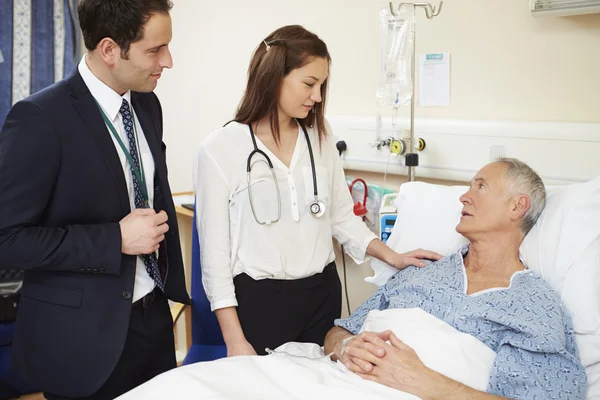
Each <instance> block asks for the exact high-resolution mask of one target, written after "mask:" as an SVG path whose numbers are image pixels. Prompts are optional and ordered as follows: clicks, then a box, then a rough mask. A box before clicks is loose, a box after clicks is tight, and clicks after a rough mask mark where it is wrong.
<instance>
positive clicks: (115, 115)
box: [78, 55, 156, 302]
mask: <svg viewBox="0 0 600 400" xmlns="http://www.w3.org/2000/svg"><path fill="white" fill-rule="evenodd" d="M78 69H79V74H81V77H82V78H83V81H84V82H85V85H86V86H87V87H88V89H89V90H90V93H91V94H92V96H94V98H95V99H96V101H97V102H98V104H100V107H102V109H103V110H104V113H105V114H106V116H107V117H108V119H109V120H110V121H111V122H112V123H113V125H114V127H115V129H116V131H117V133H118V134H119V135H120V136H121V140H122V141H123V144H125V147H126V148H127V149H129V140H128V139H127V134H126V133H125V128H124V127H123V118H122V117H121V113H120V112H119V111H120V109H121V104H122V103H123V99H125V100H127V102H128V103H129V107H131V109H132V110H133V111H134V112H133V115H134V119H135V129H136V130H137V134H138V143H139V147H140V148H139V149H138V151H139V152H140V154H141V159H142V163H143V164H144V175H145V176H146V187H147V189H148V197H149V199H148V202H149V204H150V207H152V204H153V202H154V158H153V157H152V153H151V152H150V147H149V146H148V142H147V141H146V136H144V132H143V131H142V127H141V125H140V121H139V120H138V119H137V115H136V114H135V110H134V109H133V104H131V92H130V91H127V93H125V94H124V95H123V96H120V95H119V94H118V93H117V92H115V91H114V90H112V89H111V88H110V87H108V86H107V85H106V84H104V83H103V82H102V81H101V80H100V79H98V78H97V77H96V76H95V75H94V74H93V73H92V71H90V69H89V67H88V66H87V63H86V61H85V55H84V56H83V58H82V59H81V61H80V62H79V66H78ZM106 134H107V135H109V136H110V137H111V139H112V141H113V143H114V144H115V149H116V152H117V154H118V155H119V160H121V165H122V166H123V174H124V175H125V182H126V184H127V191H128V192H129V205H130V207H131V209H132V210H135V193H134V190H133V180H132V178H131V167H130V165H129V161H128V160H127V157H126V156H125V154H124V153H123V150H122V149H121V146H120V145H119V142H117V139H116V138H115V137H114V136H113V134H112V133H111V131H110V130H109V128H108V126H107V127H106ZM155 285H156V284H155V283H154V280H153V279H152V278H151V277H150V275H148V272H147V271H146V265H145V264H144V261H143V260H142V258H141V257H139V256H138V257H137V260H136V264H135V284H134V286H133V297H132V301H133V302H135V301H137V300H139V299H141V298H142V297H144V296H145V295H147V294H148V293H150V292H151V291H152V290H153V289H154V286H155Z"/></svg>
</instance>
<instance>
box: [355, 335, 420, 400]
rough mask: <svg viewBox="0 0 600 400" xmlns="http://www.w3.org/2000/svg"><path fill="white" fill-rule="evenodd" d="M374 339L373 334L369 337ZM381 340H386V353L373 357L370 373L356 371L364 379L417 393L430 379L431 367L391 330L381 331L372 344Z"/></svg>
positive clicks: (368, 338)
mask: <svg viewBox="0 0 600 400" xmlns="http://www.w3.org/2000/svg"><path fill="white" fill-rule="evenodd" d="M373 339H374V338H373V337H372V336H369V337H367V340H369V341H371V340H373ZM386 340H389V341H390V344H389V345H388V344H387V343H385V341H386ZM381 341H383V342H384V345H383V347H384V349H385V350H384V351H385V355H384V356H383V357H375V358H372V359H371V363H372V364H373V367H372V368H371V371H369V372H368V373H364V372H360V371H355V372H356V373H357V374H358V375H360V376H361V377H362V378H364V379H368V380H370V381H374V382H377V383H381V384H382V385H385V386H389V387H391V388H394V389H397V390H401V391H403V392H408V393H412V394H415V391H416V390H419V389H420V388H421V386H423V383H425V382H424V381H425V380H426V379H428V377H429V375H428V370H429V369H428V368H427V367H426V366H425V364H423V362H422V361H421V359H420V358H419V356H418V355H417V353H416V352H415V351H414V350H413V349H412V348H411V347H409V346H407V345H406V344H405V343H404V342H402V341H401V340H400V339H398V338H397V337H396V335H394V334H393V333H392V332H391V331H385V332H383V333H381V334H380V335H379V336H378V337H377V338H376V339H375V340H374V342H371V344H372V345H375V343H377V344H379V343H380V342H381Z"/></svg>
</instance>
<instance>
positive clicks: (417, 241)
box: [365, 178, 600, 366]
mask: <svg viewBox="0 0 600 400" xmlns="http://www.w3.org/2000/svg"><path fill="white" fill-rule="evenodd" d="M467 190H468V188H467V187H466V186H454V187H452V186H450V187H449V186H441V185H432V184H427V183H423V182H409V183H405V184H403V185H402V186H401V187H400V192H399V196H398V200H397V206H398V219H397V220H396V225H395V226H394V229H393V232H392V235H391V236H390V238H389V239H388V245H389V246H390V247H391V248H393V249H394V250H395V251H397V252H400V253H401V252H405V251H409V250H412V249H415V248H418V247H421V248H424V249H428V250H433V251H437V252H438V253H441V254H443V255H448V254H450V253H451V252H453V251H455V250H457V249H458V248H459V247H460V246H461V245H462V244H463V243H466V239H465V238H464V237H462V236H461V235H460V234H458V233H457V232H456V229H455V228H456V225H457V224H458V221H459V219H460V211H461V209H462V204H461V203H460V201H459V197H460V195H461V194H462V193H464V192H466V191H467ZM547 194H548V196H547V203H546V208H545V209H544V211H543V212H542V215H541V216H540V218H539V220H538V222H537V224H536V225H535V226H534V227H533V229H532V230H531V232H530V233H529V234H528V235H527V237H526V238H525V240H524V241H523V244H522V245H521V255H522V258H523V261H524V262H525V264H526V265H527V266H528V268H530V269H531V270H533V271H535V272H537V273H538V274H540V275H541V276H542V277H543V278H544V279H545V280H546V281H547V282H548V283H549V284H550V285H551V286H552V287H553V288H554V290H556V291H557V292H558V293H560V295H561V297H562V300H563V303H564V305H565V308H566V309H567V311H568V312H569V314H570V315H571V316H572V319H573V327H574V329H575V333H576V334H577V336H576V338H577V342H578V345H579V351H580V353H581V354H580V355H581V359H582V362H583V363H584V365H585V366H587V365H590V364H593V363H597V362H600V261H599V260H600V178H596V179H594V180H592V181H589V182H585V183H577V184H572V185H568V186H560V187H549V188H547ZM371 266H372V268H373V270H374V271H375V276H374V277H371V278H366V279H365V280H366V281H367V282H372V283H375V284H378V285H381V284H384V283H385V282H386V281H387V279H388V278H389V277H390V276H391V275H393V273H394V272H396V270H395V269H394V268H392V267H390V266H388V265H386V264H384V263H381V262H379V261H377V260H374V261H373V262H372V263H371Z"/></svg>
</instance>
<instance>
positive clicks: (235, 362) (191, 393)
mask: <svg viewBox="0 0 600 400" xmlns="http://www.w3.org/2000/svg"><path fill="white" fill-rule="evenodd" d="M365 326H367V327H370V328H372V329H378V330H387V329H391V330H393V331H394V332H395V333H396V335H397V336H398V337H399V338H400V339H401V340H403V341H404V342H405V343H407V344H408V345H409V346H411V347H412V348H413V349H415V351H416V352H417V354H419V355H420V356H422V358H423V362H424V363H425V364H426V365H428V366H429V367H430V368H432V369H434V370H436V371H439V372H443V371H452V377H453V378H454V379H457V380H459V381H461V382H463V383H465V384H468V385H470V386H472V387H474V388H478V389H485V387H486V386H487V380H488V378H489V369H490V368H491V367H492V364H493V361H494V358H495V353H494V352H493V351H492V350H491V349H489V348H488V347H487V346H486V345H484V344H483V343H482V342H480V341H478V340H477V339H475V338H474V337H472V336H469V335H466V334H464V333H460V332H458V331H456V330H455V329H454V328H452V327H451V326H450V325H448V324H446V323H445V322H443V321H441V320H439V319H437V318H435V317H433V316H431V315H430V314H428V313H426V312H424V311H422V310H420V309H408V310H400V309H395V310H386V311H377V312H372V313H371V314H370V315H369V316H368V317H367V320H366V322H365ZM425 332H426V333H427V334H424V333H425ZM432 341H433V342H432ZM440 348H441V349H444V348H445V349H450V351H437V350H436V349H440ZM289 354H293V355H289ZM474 360H476V361H475V362H474ZM486 371H487V372H486ZM118 399H119V400H154V399H202V400H217V399H218V400H234V399H235V400H237V399H243V400H282V399H298V400H300V399H302V400H304V399H311V400H320V399H323V400H331V399H344V400H364V399H372V400H380V399H401V400H413V399H416V397H415V396H413V395H410V394H408V393H404V392H400V391H398V390H394V389H391V388H388V387H386V386H383V385H380V384H377V383H374V382H371V381H367V380H363V379H362V378H360V377H359V376H357V375H355V374H353V373H351V372H350V371H348V370H347V369H346V368H345V367H344V366H343V365H342V364H341V363H339V362H337V363H336V362H332V361H331V360H330V359H329V357H326V356H325V355H324V354H323V351H322V349H321V348H320V347H319V346H317V345H315V344H306V343H302V344H300V343H287V344H285V345H283V346H280V347H279V348H278V349H276V353H274V354H272V355H269V356H253V357H233V358H225V359H220V360H216V361H211V362H204V363H197V364H192V365H188V366H185V367H180V368H176V369H174V370H172V371H169V372H166V373H164V374H162V375H159V376H157V377H156V378H154V379H152V380H151V381H149V382H147V383H145V384H143V385H141V386H139V387H138V388H136V389H134V390H132V391H130V392H128V393H126V394H124V395H123V396H121V397H119V398H118Z"/></svg>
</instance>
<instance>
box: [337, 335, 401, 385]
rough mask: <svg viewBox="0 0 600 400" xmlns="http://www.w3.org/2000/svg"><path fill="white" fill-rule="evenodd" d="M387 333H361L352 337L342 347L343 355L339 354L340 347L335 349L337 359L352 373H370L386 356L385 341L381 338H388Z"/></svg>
mask: <svg viewBox="0 0 600 400" xmlns="http://www.w3.org/2000/svg"><path fill="white" fill-rule="evenodd" d="M389 333H390V332H389V331H386V332H383V333H374V332H363V333H361V334H359V335H357V336H354V337H352V338H351V339H350V340H349V341H348V342H347V343H346V346H344V351H343V354H340V353H341V345H340V348H339V349H336V354H337V356H338V359H339V360H340V361H341V362H342V363H343V364H344V365H345V366H346V368H348V369H349V370H350V371H352V372H355V373H358V374H361V373H363V374H364V373H371V372H372V371H373V366H374V365H377V361H378V359H379V358H381V357H384V356H385V354H386V352H385V347H386V345H387V344H386V343H385V340H386V339H382V338H386V337H388V336H389Z"/></svg>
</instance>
